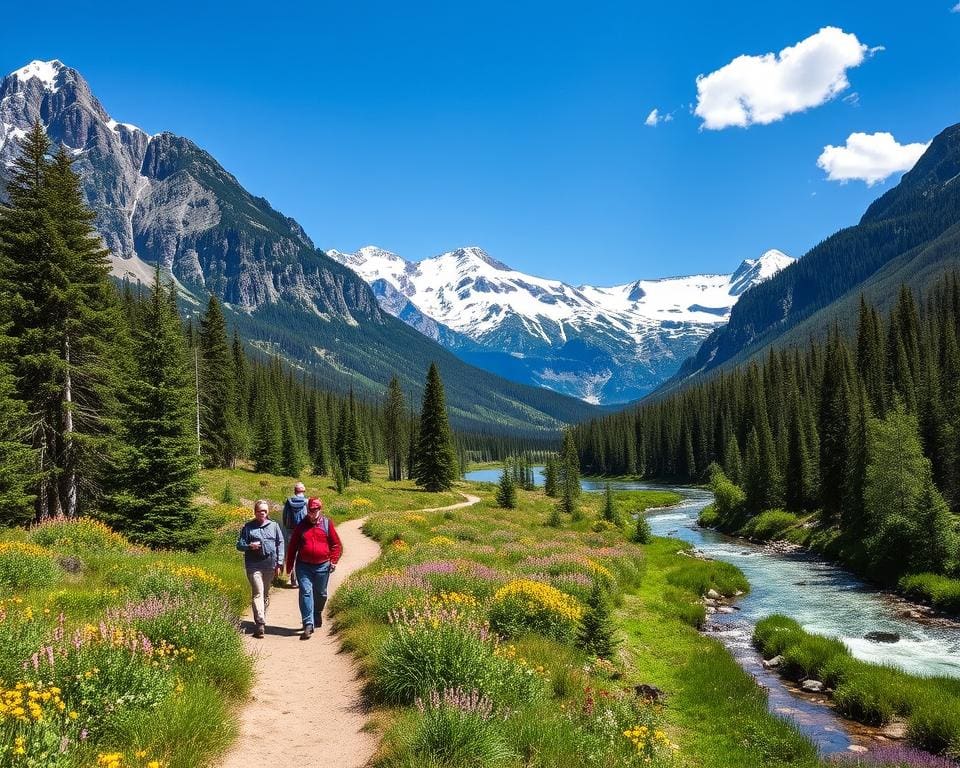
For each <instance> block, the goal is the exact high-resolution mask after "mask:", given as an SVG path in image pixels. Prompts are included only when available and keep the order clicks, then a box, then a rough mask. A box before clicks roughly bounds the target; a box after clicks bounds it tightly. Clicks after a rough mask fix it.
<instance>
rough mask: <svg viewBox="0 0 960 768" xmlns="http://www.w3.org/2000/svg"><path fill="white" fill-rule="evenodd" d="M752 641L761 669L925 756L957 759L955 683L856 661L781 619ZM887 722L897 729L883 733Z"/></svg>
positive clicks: (958, 694) (763, 625)
mask: <svg viewBox="0 0 960 768" xmlns="http://www.w3.org/2000/svg"><path fill="white" fill-rule="evenodd" d="M753 642H754V644H755V645H756V646H757V648H758V649H759V650H760V652H761V653H762V654H763V656H764V659H765V666H768V667H770V668H774V669H776V670H777V672H778V673H779V674H781V675H782V676H784V677H785V678H787V679H790V680H793V681H794V682H795V683H797V684H798V685H799V686H800V688H801V689H802V690H805V691H809V692H813V693H821V692H822V693H823V694H824V695H825V696H827V697H828V698H829V699H830V701H831V702H832V704H833V706H834V707H835V708H836V709H837V711H838V712H839V713H840V714H841V715H843V716H844V717H847V718H849V719H851V720H855V721H857V722H860V723H864V724H865V725H869V726H874V727H877V728H878V729H880V730H879V734H880V735H886V737H888V738H889V737H893V736H896V737H899V738H904V737H905V738H906V739H907V740H908V741H909V742H910V743H911V744H912V745H914V746H915V747H918V748H919V749H922V750H925V751H927V752H931V753H933V754H941V755H946V756H948V757H957V756H960V680H956V679H951V678H921V677H917V676H914V675H908V674H907V673H905V672H902V671H900V670H897V669H894V668H891V667H884V666H879V665H876V664H869V663H867V662H864V661H861V660H859V659H855V658H853V656H852V655H851V654H850V650H849V649H848V648H847V647H846V646H845V645H844V644H843V643H841V642H840V641H838V640H835V639H833V638H828V637H824V636H822V635H817V634H813V633H810V632H806V631H804V630H803V629H802V628H801V627H800V625H799V624H798V623H797V622H796V621H794V620H793V619H790V618H788V617H786V616H779V615H774V616H770V617H768V618H766V619H764V620H762V621H760V622H759V623H758V624H757V626H756V629H755V631H754V634H753ZM891 724H895V725H897V726H898V727H897V728H896V729H895V730H887V731H886V733H885V732H884V730H883V729H884V728H889V727H890V726H891ZM902 726H905V728H904V727H902Z"/></svg>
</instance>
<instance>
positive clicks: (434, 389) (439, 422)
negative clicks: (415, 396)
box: [415, 363, 457, 491]
mask: <svg viewBox="0 0 960 768" xmlns="http://www.w3.org/2000/svg"><path fill="white" fill-rule="evenodd" d="M455 464H456V458H455V456H454V453H453V440H452V436H451V434H450V425H449V423H448V421H447V405H446V398H445V396H444V393H443V382H442V381H441V380H440V371H439V370H438V369H437V366H436V363H431V364H430V370H429V371H428V372H427V382H426V386H425V388H424V391H423V408H422V410H421V412H420V435H419V439H418V442H417V459H416V474H415V479H416V481H417V485H419V486H422V487H423V488H425V489H426V490H428V491H445V490H447V489H449V488H451V487H452V486H453V481H454V480H455V479H456V477H457V468H456V466H455Z"/></svg>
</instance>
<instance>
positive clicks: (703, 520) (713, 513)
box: [697, 504, 720, 528]
mask: <svg viewBox="0 0 960 768" xmlns="http://www.w3.org/2000/svg"><path fill="white" fill-rule="evenodd" d="M697 524H698V525H701V526H703V527H704V528H716V527H717V526H718V525H720V513H719V512H717V508H716V507H715V506H714V505H713V504H707V506H705V507H704V508H703V509H701V510H700V516H699V517H698V518H697Z"/></svg>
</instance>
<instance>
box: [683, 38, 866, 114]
mask: <svg viewBox="0 0 960 768" xmlns="http://www.w3.org/2000/svg"><path fill="white" fill-rule="evenodd" d="M879 50H882V46H877V47H876V48H868V47H867V46H866V45H864V44H863V43H861V42H860V41H859V40H858V39H857V36H856V35H854V34H852V33H849V32H844V31H843V30H842V29H838V28H837V27H824V28H823V29H821V30H820V31H819V32H817V33H816V34H814V35H811V36H810V37H808V38H806V39H805V40H801V41H800V42H799V43H797V44H796V45H792V46H789V47H787V48H784V49H783V50H782V51H780V53H766V54H763V55H762V56H748V55H742V56H737V58H735V59H734V60H733V61H731V62H730V63H729V64H727V65H726V66H723V67H721V68H720V69H718V70H716V71H715V72H711V73H710V74H708V75H699V76H698V77H697V108H696V110H695V113H696V115H697V116H698V117H700V118H702V119H703V126H702V127H704V128H708V129H711V130H720V129H722V128H729V127H730V126H741V127H746V126H748V125H754V124H760V125H766V124H767V123H773V122H776V121H777V120H782V119H783V118H784V117H785V116H786V115H789V114H792V113H794V112H803V111H804V110H807V109H810V108H811V107H816V106H819V105H820V104H823V103H824V102H826V101H829V100H830V99H832V98H833V97H834V96H836V95H837V94H838V93H841V92H843V91H845V90H846V89H847V88H848V87H849V86H850V83H849V81H848V80H847V70H848V69H850V68H851V67H856V66H859V65H860V64H862V63H863V60H864V59H865V58H866V57H867V55H869V54H873V53H875V52H877V51H879Z"/></svg>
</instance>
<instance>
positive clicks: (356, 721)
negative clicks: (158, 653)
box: [219, 494, 480, 768]
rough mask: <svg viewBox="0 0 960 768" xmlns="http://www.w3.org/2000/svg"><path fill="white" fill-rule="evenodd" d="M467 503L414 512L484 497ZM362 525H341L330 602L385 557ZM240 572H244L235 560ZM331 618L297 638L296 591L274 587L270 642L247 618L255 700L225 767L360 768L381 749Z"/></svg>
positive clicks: (359, 684) (244, 712)
mask: <svg viewBox="0 0 960 768" xmlns="http://www.w3.org/2000/svg"><path fill="white" fill-rule="evenodd" d="M463 495H464V496H465V497H466V499H467V500H466V501H464V502H461V503H459V504H452V505H450V506H449V507H436V508H433V509H423V510H416V511H418V512H439V511H443V510H447V509H460V508H462V507H468V506H471V505H473V504H476V503H477V502H478V501H480V499H479V497H477V496H471V495H469V494H463ZM363 522H364V521H363V520H350V521H347V522H345V523H341V524H339V525H337V533H339V534H340V539H341V541H342V542H343V557H342V558H341V560H340V563H339V565H338V566H337V569H336V571H334V572H333V574H332V575H331V577H330V584H329V586H328V588H327V592H328V594H329V595H330V596H331V597H332V596H333V594H334V592H335V591H336V589H337V587H339V586H340V584H341V583H343V581H344V580H345V579H346V578H347V577H348V576H350V574H352V573H353V572H354V571H357V570H359V569H360V568H363V567H364V566H366V565H369V564H370V563H372V562H373V561H374V560H376V559H377V557H378V556H379V555H380V546H379V545H378V544H377V543H376V542H375V541H374V540H373V539H370V538H368V537H367V536H365V535H364V534H363V531H361V527H362V526H363ZM237 567H238V568H239V567H242V565H241V564H240V563H239V562H238V564H237ZM331 623H332V622H331V621H329V620H327V619H326V617H324V623H323V626H322V627H320V628H318V629H317V631H316V632H314V634H313V637H311V638H310V639H309V640H300V626H301V625H300V608H299V604H298V602H297V590H295V589H289V588H284V587H280V588H276V587H275V588H273V589H271V590H270V608H269V610H268V611H267V632H266V637H264V638H263V639H262V640H257V639H256V638H254V637H253V636H252V634H250V633H251V632H252V631H253V619H252V614H251V613H250V611H249V610H248V611H247V614H246V615H245V616H244V619H243V629H244V632H245V634H244V637H243V641H244V645H245V646H246V649H247V651H248V652H249V653H250V654H252V655H253V656H254V663H255V672H254V682H253V689H252V691H251V695H250V700H249V701H248V702H247V703H246V705H245V706H244V707H243V709H242V710H241V712H240V716H239V733H238V735H237V740H236V742H235V743H234V744H233V746H232V747H231V749H230V751H229V752H227V754H226V755H225V756H224V758H223V759H222V761H221V762H220V763H219V765H220V768H250V766H251V765H256V764H260V763H263V762H264V759H266V760H267V762H268V763H269V764H270V765H274V766H283V765H297V766H301V767H302V768H313V766H336V768H363V766H365V765H367V763H368V762H369V761H370V758H371V757H373V754H374V753H375V752H376V751H377V747H378V745H379V738H378V737H377V736H376V734H373V733H369V732H366V731H364V730H363V728H364V724H365V723H366V721H367V715H366V712H365V710H364V704H363V698H362V696H361V690H362V686H363V681H362V680H361V679H360V678H359V676H358V673H357V665H356V664H355V663H354V661H353V659H352V658H351V657H350V655H349V654H347V653H344V652H342V651H341V649H340V641H339V638H337V636H336V635H334V634H332V633H331V632H330V625H331Z"/></svg>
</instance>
